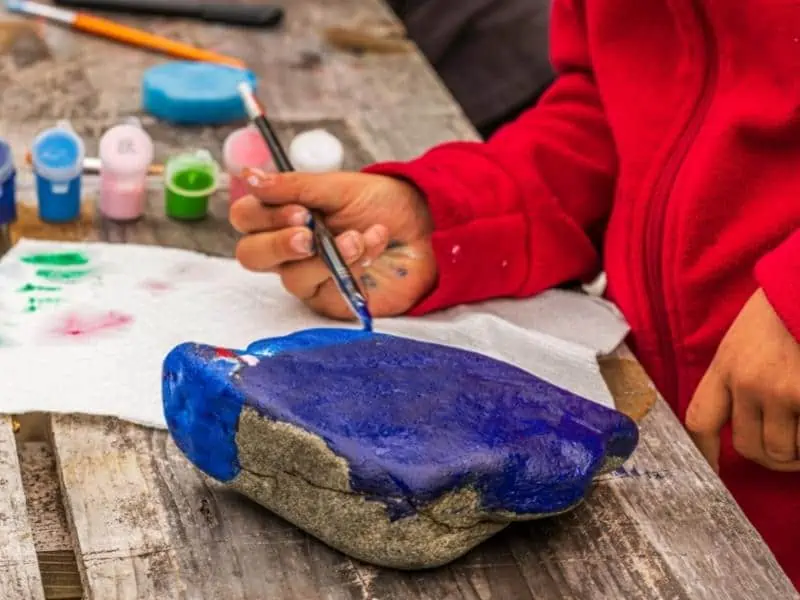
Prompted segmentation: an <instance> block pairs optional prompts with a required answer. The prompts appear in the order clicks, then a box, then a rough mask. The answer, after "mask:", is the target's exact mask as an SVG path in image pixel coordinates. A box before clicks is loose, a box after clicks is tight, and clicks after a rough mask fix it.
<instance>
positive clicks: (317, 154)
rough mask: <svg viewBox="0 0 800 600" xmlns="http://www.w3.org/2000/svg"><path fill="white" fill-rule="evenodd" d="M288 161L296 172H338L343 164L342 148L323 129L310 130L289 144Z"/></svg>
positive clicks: (335, 138) (336, 140) (340, 144)
mask: <svg viewBox="0 0 800 600" xmlns="http://www.w3.org/2000/svg"><path fill="white" fill-rule="evenodd" d="M289 160H291V161H292V165H293V166H294V168H295V170H297V171H305V172H307V173H325V172H327V171H338V170H340V169H341V168H342V164H343V163H344V148H343V147H342V143H341V142H340V141H339V139H338V138H337V137H336V136H334V135H333V134H331V133H328V132H327V131H325V130H324V129H311V130H309V131H304V132H303V133H301V134H299V135H297V136H296V137H295V138H294V139H293V140H292V143H291V144H289Z"/></svg>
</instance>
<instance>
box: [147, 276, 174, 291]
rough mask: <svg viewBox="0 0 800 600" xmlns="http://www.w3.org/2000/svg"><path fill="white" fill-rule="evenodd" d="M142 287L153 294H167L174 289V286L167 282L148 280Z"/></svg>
mask: <svg viewBox="0 0 800 600" xmlns="http://www.w3.org/2000/svg"><path fill="white" fill-rule="evenodd" d="M142 287H143V288H144V289H146V290H149V291H151V292H167V291H169V290H171V289H172V284H171V283H169V282H167V281H158V280H156V279H146V280H144V281H143V282H142Z"/></svg>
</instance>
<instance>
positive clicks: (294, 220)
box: [289, 210, 308, 227]
mask: <svg viewBox="0 0 800 600" xmlns="http://www.w3.org/2000/svg"><path fill="white" fill-rule="evenodd" d="M306 224H308V211H307V210H296V211H294V212H293V213H292V214H291V215H289V225H293V226H294V227H303V226H304V225H306Z"/></svg>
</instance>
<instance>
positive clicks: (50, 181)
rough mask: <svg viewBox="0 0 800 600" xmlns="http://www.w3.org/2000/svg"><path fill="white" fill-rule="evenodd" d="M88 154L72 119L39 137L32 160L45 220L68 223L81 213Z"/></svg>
mask: <svg viewBox="0 0 800 600" xmlns="http://www.w3.org/2000/svg"><path fill="white" fill-rule="evenodd" d="M84 154H85V150H84V145H83V140H82V139H81V138H80V137H79V136H78V134H77V133H75V130H74V129H72V126H71V125H70V124H69V122H68V121H59V122H58V123H57V124H56V126H55V127H52V128H50V129H46V130H45V131H43V132H41V133H40V134H39V135H38V136H36V139H35V140H34V141H33V147H32V149H31V162H32V163H33V171H34V173H35V175H36V197H37V198H38V201H39V218H40V219H41V220H42V221H45V222H46V223H68V222H70V221H75V220H76V219H77V218H78V217H79V216H80V213H81V177H82V175H83V157H84Z"/></svg>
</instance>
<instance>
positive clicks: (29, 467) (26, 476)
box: [17, 435, 83, 600]
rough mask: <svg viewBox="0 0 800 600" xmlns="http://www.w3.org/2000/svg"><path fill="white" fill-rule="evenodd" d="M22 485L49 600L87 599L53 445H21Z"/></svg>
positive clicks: (39, 442)
mask: <svg viewBox="0 0 800 600" xmlns="http://www.w3.org/2000/svg"><path fill="white" fill-rule="evenodd" d="M19 439H20V436H19V435H18V436H17V443H18V445H19V447H20V453H19V457H20V469H21V473H22V485H23V488H24V489H25V496H26V498H27V500H28V514H29V516H30V521H31V530H32V532H33V543H34V546H35V548H36V557H37V559H38V561H39V569H40V571H41V575H42V586H43V587H44V595H45V598H47V600H77V599H79V598H81V597H82V596H83V588H82V586H81V580H80V576H79V574H78V565H77V562H76V560H75V551H74V548H73V545H72V536H71V535H70V532H69V529H68V527H67V519H66V515H65V514H64V505H63V503H62V501H61V493H60V490H59V485H58V475H57V474H56V461H55V457H54V456H53V452H52V450H51V448H50V445H49V444H48V443H46V442H43V441H36V442H34V441H29V442H25V443H22V444H20V443H19Z"/></svg>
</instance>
